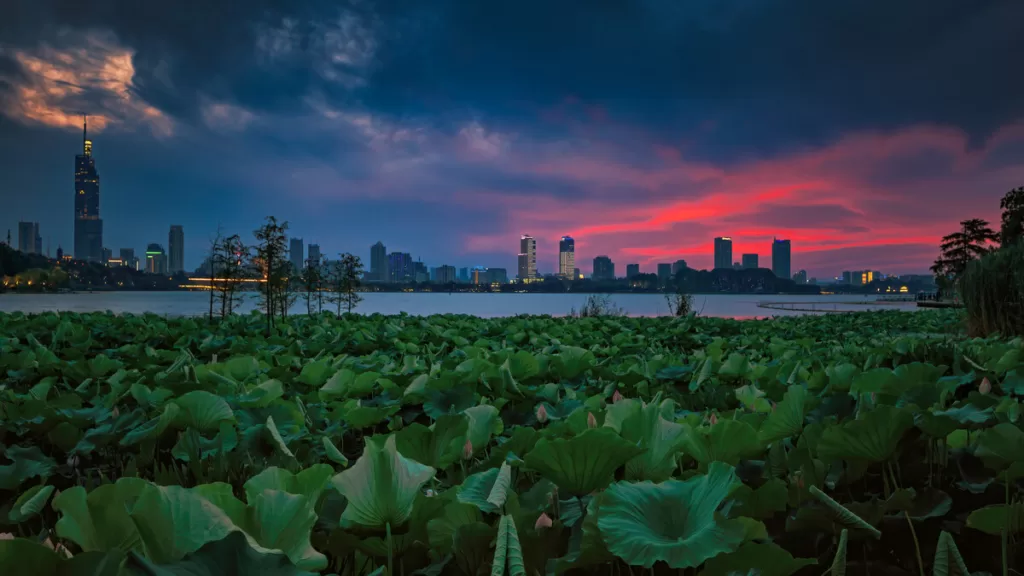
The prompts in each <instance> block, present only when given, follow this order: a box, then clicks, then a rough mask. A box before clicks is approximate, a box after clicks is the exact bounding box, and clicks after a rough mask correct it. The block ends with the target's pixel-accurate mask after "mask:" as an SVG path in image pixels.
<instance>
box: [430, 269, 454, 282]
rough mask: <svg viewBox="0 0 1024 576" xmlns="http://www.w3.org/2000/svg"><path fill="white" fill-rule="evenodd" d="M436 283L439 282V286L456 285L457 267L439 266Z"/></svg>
mask: <svg viewBox="0 0 1024 576" xmlns="http://www.w3.org/2000/svg"><path fill="white" fill-rule="evenodd" d="M434 282H437V283H438V284H453V283H455V266H449V265H447V264H443V265H441V266H438V267H437V275H436V278H435V280H434Z"/></svg>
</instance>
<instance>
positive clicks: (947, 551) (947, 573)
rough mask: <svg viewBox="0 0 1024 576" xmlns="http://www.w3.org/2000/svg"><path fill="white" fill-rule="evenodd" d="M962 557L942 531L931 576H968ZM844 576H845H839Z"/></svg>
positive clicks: (951, 538)
mask: <svg viewBox="0 0 1024 576" xmlns="http://www.w3.org/2000/svg"><path fill="white" fill-rule="evenodd" d="M970 574H971V572H970V571H969V570H967V565H966V564H964V559H963V556H961V555H960V550H959V549H958V548H957V547H956V542H954V541H953V536H951V535H950V533H949V532H946V531H945V530H943V531H942V532H941V533H939V542H938V544H937V545H936V546H935V560H934V561H933V562H932V576H970ZM840 576H845V575H840Z"/></svg>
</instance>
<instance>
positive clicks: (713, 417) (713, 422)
mask: <svg viewBox="0 0 1024 576" xmlns="http://www.w3.org/2000/svg"><path fill="white" fill-rule="evenodd" d="M708 420H709V421H710V422H711V425H712V426H714V425H715V424H718V416H717V415H716V414H715V413H714V412H712V413H711V418H709V419H708Z"/></svg>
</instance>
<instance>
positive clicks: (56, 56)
mask: <svg viewBox="0 0 1024 576" xmlns="http://www.w3.org/2000/svg"><path fill="white" fill-rule="evenodd" d="M199 6H200V5H199V4H194V3H193V2H192V0H187V1H186V3H185V4H177V5H163V4H146V5H139V6H137V7H133V9H132V10H130V11H127V12H125V13H124V15H123V16H118V14H121V13H122V12H123V11H122V10H121V9H120V8H122V6H121V5H120V3H119V1H118V0H96V2H93V3H91V4H90V9H89V10H79V9H76V8H75V6H73V5H70V4H69V5H61V6H56V7H52V6H48V5H38V6H37V5H31V4H29V5H26V6H25V7H23V8H24V9H23V10H20V11H19V17H18V18H17V19H15V20H11V19H8V20H7V21H4V22H0V44H2V46H3V50H2V51H0V166H2V168H3V170H4V173H5V176H6V183H5V186H4V188H3V189H2V190H0V231H3V232H6V230H10V231H12V236H13V235H16V234H17V230H18V228H17V226H18V222H20V221H25V222H36V223H38V224H39V226H40V231H41V235H42V239H43V244H44V246H46V245H48V246H50V249H49V250H51V251H55V250H56V248H57V247H58V246H61V247H63V249H64V251H65V252H67V253H73V252H74V239H75V234H74V224H75V219H74V207H73V206H72V204H71V199H70V198H68V196H69V194H68V192H69V187H68V179H69V172H70V166H69V164H70V158H71V156H72V155H76V154H83V155H84V149H83V143H82V141H81V140H82V120H81V117H82V115H83V114H88V115H89V126H88V137H89V138H91V139H92V140H93V141H94V142H95V147H94V149H93V150H92V157H94V158H95V159H96V160H95V165H96V168H97V175H98V176H99V175H101V176H102V187H101V191H100V198H101V202H100V205H99V209H100V211H99V214H98V215H97V218H101V220H100V219H97V220H96V222H97V223H99V222H102V231H101V235H102V240H103V242H102V245H101V246H100V248H101V249H102V248H108V249H110V250H112V251H113V253H115V254H116V253H118V251H119V249H120V248H122V247H133V248H134V250H135V252H136V254H141V253H142V252H143V251H144V249H145V248H146V246H147V245H148V244H149V243H152V242H158V243H161V244H164V245H165V246H166V242H167V238H165V237H164V235H165V234H166V233H167V227H168V226H169V225H171V224H180V225H182V226H183V227H184V229H185V230H186V232H187V234H185V240H184V258H185V262H184V265H185V268H186V269H194V268H196V267H197V266H198V265H199V264H200V263H201V261H202V259H203V255H204V253H205V252H206V250H207V247H208V244H209V240H210V237H212V236H214V235H215V234H216V231H217V230H218V228H219V229H222V230H223V231H225V232H226V233H228V234H236V233H237V234H239V235H240V236H241V237H242V238H247V239H248V238H251V232H252V230H254V229H255V228H256V227H258V226H259V225H260V223H261V222H262V221H263V218H264V217H265V216H267V215H275V216H277V217H278V219H279V220H282V221H285V220H286V221H288V222H289V223H290V224H291V230H292V231H293V232H294V233H295V234H296V235H298V236H301V237H303V238H304V239H307V240H310V239H313V240H315V241H316V242H317V243H318V244H319V245H320V246H322V247H323V252H324V253H325V254H328V255H333V254H336V253H337V252H342V251H345V252H352V253H356V254H359V255H360V256H362V257H363V258H366V256H367V254H366V251H365V246H369V245H371V244H372V243H373V242H375V241H377V240H379V239H383V240H385V241H386V242H387V243H389V244H390V245H394V246H396V247H403V249H410V250H412V251H413V253H422V254H424V260H427V255H429V260H430V261H431V262H438V263H441V262H447V263H450V264H452V265H454V266H456V267H457V268H462V267H468V266H472V265H474V264H477V263H480V262H484V263H488V264H491V265H494V266H496V267H500V266H503V267H505V268H506V269H507V270H509V271H510V272H512V271H515V270H516V269H517V260H516V258H517V255H516V253H515V252H514V251H510V250H509V248H508V247H509V246H510V245H512V244H514V243H515V242H516V241H517V240H518V238H519V236H520V234H521V233H522V231H524V230H525V231H529V232H530V234H532V235H533V237H534V238H535V239H536V241H537V260H538V262H537V263H538V267H539V268H540V269H541V270H543V271H554V270H556V269H557V265H558V257H559V256H558V251H557V249H556V248H555V247H556V246H557V242H558V241H559V239H560V238H561V237H562V236H566V235H568V236H572V237H573V238H574V239H575V252H576V253H579V255H580V256H579V257H578V258H577V259H578V260H580V262H579V263H578V267H580V268H581V269H582V270H583V271H584V272H586V273H590V272H592V270H591V267H592V259H593V257H594V256H595V255H607V256H609V257H610V258H611V259H612V260H613V261H615V262H617V263H623V264H625V263H639V264H641V267H642V268H643V269H644V270H645V271H648V270H654V269H656V267H657V264H658V263H659V262H674V261H676V260H678V259H685V260H687V261H688V262H690V263H691V266H693V267H697V268H710V267H711V266H712V254H713V246H712V244H713V240H712V239H713V238H714V237H716V236H725V235H728V236H731V237H732V238H733V239H734V245H733V256H734V261H735V259H736V256H737V255H740V254H744V253H755V252H756V253H758V254H760V259H761V260H762V261H764V260H766V259H767V258H768V257H769V256H770V255H769V254H767V253H766V249H765V248H764V247H765V246H767V245H768V244H769V243H770V242H771V239H772V238H773V237H775V236H778V237H780V238H788V239H790V240H791V241H792V242H793V244H794V245H795V247H798V248H797V254H794V258H797V260H798V261H799V262H797V261H794V262H793V264H794V265H795V266H798V267H799V269H805V270H807V272H808V274H809V275H811V276H817V277H826V276H827V277H831V276H835V275H836V274H838V273H839V272H840V271H842V270H857V269H867V268H871V269H883V270H892V271H896V272H906V273H914V272H920V273H924V272H926V271H927V268H928V266H929V265H930V264H931V262H932V261H933V260H934V259H935V257H936V256H937V255H938V244H939V240H940V238H941V237H942V236H943V235H944V234H947V233H949V232H952V231H955V229H956V223H957V222H958V221H959V220H960V219H961V217H962V216H963V215H964V214H970V215H971V216H978V217H982V218H986V219H988V220H989V221H990V222H994V221H996V220H997V219H998V208H997V206H998V199H999V198H1000V197H1001V196H1002V195H1003V194H1004V193H1005V192H1006V191H1007V190H1009V189H1011V188H1014V187H1017V186H1020V185H1021V182H1024V156H1022V155H1021V154H1020V153H1019V150H1020V149H1021V148H1022V147H1024V101H1022V100H1021V99H1020V98H1017V97H1016V96H1015V94H1017V93H1019V91H1020V89H1021V88H1024V79H1022V78H1021V76H1020V75H1019V74H1016V72H1015V68H1014V60H1013V58H1012V54H1014V53H1019V52H1021V51H1024V37H1021V35H1019V34H1016V32H1015V29H1014V28H1013V23H1015V22H1020V21H1021V20H1024V5H1022V4H1021V3H1019V2H1017V3H1014V2H1007V1H998V0H980V1H978V2H971V3H946V4H941V5H935V4H934V3H929V2H925V1H924V0H909V1H908V2H904V3H900V4H899V6H896V7H893V6H891V5H890V3H883V2H881V1H880V0H869V1H867V2H845V1H841V2H835V3H815V4H807V3H806V2H804V1H801V0H786V1H783V2H778V3H752V2H720V3H718V2H716V3H700V4H694V5H689V4H682V5H676V4H673V3H663V4H659V3H644V2H641V3H629V4H627V5H625V6H618V7H615V8H613V7H611V6H608V5H601V4H598V5H589V4H588V5H586V6H584V5H582V4H578V3H572V2H570V3H565V4H563V5H560V6H557V7H554V8H552V7H549V6H547V5H546V4H540V3H536V2H532V1H527V2H525V3H516V4H515V5H514V6H513V5H508V6H504V5H486V6H484V5H480V4H479V3H472V2H468V1H464V0H456V1H454V2H452V3H450V4H446V6H447V7H446V8H445V9H444V10H434V9H432V8H430V7H423V6H417V5H414V3H407V2H397V3H379V2H372V1H371V2H360V3H341V4H331V3H327V4H324V3H318V2H312V1H311V0H297V1H296V2H291V3H284V2H279V1H274V0H256V4H255V5H245V6H243V5H234V4H232V3H227V2H225V1H224V0H214V6H212V7H211V6H209V5H207V4H204V5H203V11H204V13H209V14H208V17H206V18H203V19H196V20H194V21H193V20H189V19H184V20H183V19H182V18H181V14H184V13H189V12H190V11H192V10H198V9H199ZM421 12H423V13H422V14H421ZM537 14H544V15H545V17H544V19H543V20H544V22H545V24H544V25H540V24H539V23H538V22H539V19H538V18H537ZM878 14H884V15H885V17H884V18H879V17H878V16H877V15H878ZM922 14H927V15H928V16H927V18H928V19H927V21H928V26H921V25H920V23H921V18H922ZM420 16H429V17H428V18H421V17H420ZM166 22H174V23H175V25H174V26H166V25H165V23H166ZM413 22H427V23H425V24H423V25H421V26H413V25H412V24H411V23H413ZM599 30H600V31H603V30H613V31H614V33H610V34H599V33H597V32H596V31H599ZM849 30H857V31H858V33H857V34H849V33H846V32H848V31H849ZM863 37H870V38H872V42H871V43H869V44H864V43H863V42H862V41H860V38H863ZM737 39H739V40H737ZM781 39H788V41H785V42H783V41H781ZM467 45H468V46H473V47H474V50H473V52H472V54H465V53H464V52H463V51H462V50H460V49H459V47H460V46H467ZM552 54H557V55H558V57H557V58H553V57H550V55H552ZM907 70H913V71H914V73H913V74H908V73H907V72H906V71H907ZM954 79H955V80H954ZM879 87H884V90H880V89H879ZM97 180H99V178H97ZM97 184H99V182H97ZM76 191H77V189H76ZM51 253H52V252H51ZM765 265H767V263H762V266H765ZM512 273H513V274H514V272H512Z"/></svg>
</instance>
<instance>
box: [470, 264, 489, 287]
mask: <svg viewBox="0 0 1024 576" xmlns="http://www.w3.org/2000/svg"><path fill="white" fill-rule="evenodd" d="M469 283H470V284H478V285H479V284H490V283H491V275H490V274H488V273H487V268H484V267H483V266H473V268H472V269H471V270H470V271H469Z"/></svg>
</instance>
